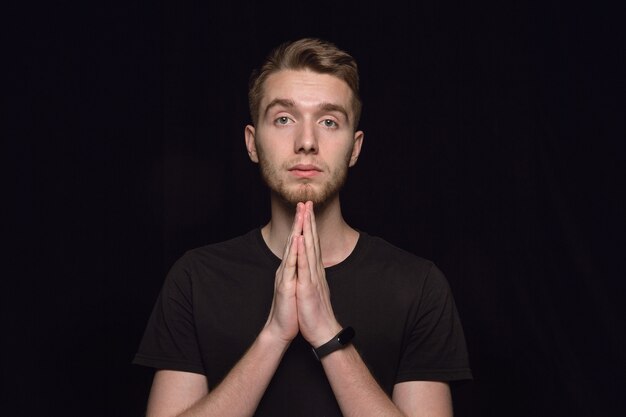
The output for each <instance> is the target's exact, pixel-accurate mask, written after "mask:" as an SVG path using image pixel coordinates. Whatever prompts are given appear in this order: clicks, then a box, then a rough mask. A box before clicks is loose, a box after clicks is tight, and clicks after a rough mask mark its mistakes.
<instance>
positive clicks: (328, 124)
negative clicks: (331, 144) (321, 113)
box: [322, 119, 337, 127]
mask: <svg viewBox="0 0 626 417" xmlns="http://www.w3.org/2000/svg"><path fill="white" fill-rule="evenodd" d="M322 123H323V124H324V126H326V127H337V122H335V121H334V120H331V119H324V120H322Z"/></svg>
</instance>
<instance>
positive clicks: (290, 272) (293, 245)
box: [281, 236, 302, 280]
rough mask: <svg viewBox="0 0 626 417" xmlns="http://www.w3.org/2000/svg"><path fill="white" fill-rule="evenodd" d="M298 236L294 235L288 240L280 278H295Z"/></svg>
mask: <svg viewBox="0 0 626 417" xmlns="http://www.w3.org/2000/svg"><path fill="white" fill-rule="evenodd" d="M300 239H302V238H301V237H300V236H294V238H293V239H291V241H290V245H289V248H288V251H287V255H286V256H285V258H283V264H284V267H283V271H282V274H281V275H282V280H292V279H295V278H296V267H297V266H298V241H299V240H300Z"/></svg>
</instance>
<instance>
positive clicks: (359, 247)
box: [251, 227, 368, 273]
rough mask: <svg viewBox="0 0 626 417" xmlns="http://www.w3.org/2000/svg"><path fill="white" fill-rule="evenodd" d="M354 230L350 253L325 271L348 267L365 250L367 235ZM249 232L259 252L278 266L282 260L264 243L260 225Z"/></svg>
mask: <svg viewBox="0 0 626 417" xmlns="http://www.w3.org/2000/svg"><path fill="white" fill-rule="evenodd" d="M355 230H356V231H357V232H358V233H359V238H358V239H357V241H356V245H355V246H354V249H352V252H350V254H349V255H348V256H347V257H346V259H344V260H343V261H341V262H339V263H338V264H335V265H333V266H329V267H326V268H324V270H325V271H326V272H327V273H330V272H336V271H340V270H342V269H344V268H347V267H349V266H350V265H352V264H353V263H354V262H356V261H357V260H358V259H359V258H360V257H361V256H362V254H363V253H364V252H365V249H366V246H367V241H368V235H367V233H365V232H362V231H361V230H358V229H355ZM251 234H252V235H253V237H254V238H255V240H256V244H257V245H258V247H259V249H260V250H261V252H263V254H264V256H265V257H266V259H268V260H270V261H271V262H272V263H273V264H275V266H276V267H278V265H280V263H281V262H282V261H281V259H280V258H279V257H278V256H276V255H275V254H274V252H272V250H271V249H270V248H269V246H267V243H265V239H263V235H262V233H261V227H258V228H256V229H254V230H252V232H251Z"/></svg>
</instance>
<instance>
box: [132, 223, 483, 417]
mask: <svg viewBox="0 0 626 417" xmlns="http://www.w3.org/2000/svg"><path fill="white" fill-rule="evenodd" d="M279 264H280V259H279V258H277V257H276V256H275V255H274V254H273V253H272V252H271V251H270V249H269V248H268V247H267V245H266V244H265V242H264V240H263V237H262V235H261V231H260V229H255V230H253V231H251V232H249V233H247V234H246V235H243V236H240V237H237V238H235V239H232V240H229V241H226V242H222V243H218V244H214V245H209V246H204V247H201V248H197V249H194V250H191V251H189V252H187V253H186V254H185V255H184V256H183V257H181V259H179V260H178V261H177V262H176V263H175V264H174V266H173V267H172V269H171V270H170V273H169V274H168V276H167V279H166V280H165V283H164V286H163V289H162V291H161V294H160V295H159V298H158V300H157V303H156V305H155V307H154V310H153V312H152V315H151V317H150V320H149V322H148V326H147V328H146V331H145V334H144V337H143V340H142V342H141V345H140V347H139V351H138V353H137V355H136V356H135V359H134V363H136V364H140V365H145V366H150V367H154V368H157V369H171V370H179V371H187V372H195V373H200V374H204V375H206V377H207V379H208V383H209V389H212V388H214V387H215V386H216V385H217V384H219V382H220V381H221V380H222V379H223V378H224V377H225V376H226V374H227V373H228V372H229V371H230V369H232V367H233V366H234V365H235V363H236V362H237V361H238V360H239V359H240V358H241V357H242V356H243V355H244V353H245V352H246V350H247V349H248V348H249V347H250V346H251V345H252V342H253V341H254V340H255V338H256V337H257V335H258V334H259V332H260V331H261V329H262V327H263V325H264V324H265V322H266V320H267V317H268V314H269V310H270V306H271V304H272V297H273V290H274V277H275V273H276V269H277V268H278V266H279ZM326 279H327V281H328V285H329V288H330V294H331V302H332V306H333V310H334V312H335V315H336V316H337V319H338V320H339V322H340V323H341V324H342V325H343V326H347V325H350V326H352V327H353V328H354V329H355V331H356V336H355V338H354V340H353V343H354V345H355V347H356V348H357V350H358V351H359V353H360V355H361V357H362V358H363V361H364V362H365V363H366V364H367V366H368V368H369V369H370V371H371V373H372V375H373V376H374V377H375V378H376V380H377V381H378V383H379V384H380V386H381V387H382V389H383V390H384V391H385V392H387V394H389V395H391V393H392V391H393V387H394V384H396V383H399V382H404V381H413V380H430V381H452V380H459V379H469V378H471V372H470V369H469V364H468V357H467V350H466V347H465V340H464V336H463V329H462V327H461V323H460V321H459V318H458V314H457V311H456V307H455V305H454V300H453V297H452V294H451V292H450V289H449V286H448V283H447V281H446V279H445V277H444V276H443V274H442V273H441V271H439V269H437V267H436V266H435V265H434V264H433V263H432V262H429V261H427V260H424V259H422V258H419V257H417V256H415V255H412V254H410V253H408V252H405V251H403V250H401V249H398V248H396V247H394V246H392V245H390V244H389V243H387V242H385V241H384V240H382V239H380V238H376V237H372V236H369V235H367V234H365V233H363V232H361V233H360V237H359V240H358V242H357V245H356V247H355V248H354V250H353V251H352V253H351V254H350V255H349V256H348V258H346V259H345V260H344V261H343V262H341V263H339V264H337V265H334V266H332V267H329V268H326ZM255 415H257V416H264V415H272V416H279V415H298V416H305V415H311V416H320V415H325V416H334V415H337V416H341V412H340V410H339V407H338V405H337V402H336V400H335V397H334V395H333V393H332V390H331V388H330V384H329V383H328V380H327V379H326V376H325V374H324V371H323V368H322V366H321V364H320V363H319V362H318V361H317V360H316V359H315V357H314V356H313V354H312V352H311V347H310V346H309V345H308V343H307V342H306V341H305V340H304V338H302V337H301V336H300V335H298V337H297V338H296V339H295V340H294V341H293V342H292V344H291V345H290V347H289V349H288V350H287V352H286V354H285V356H284V357H283V360H282V362H281V363H280V365H279V367H278V369H277V371H276V373H275V375H274V377H273V379H272V381H271V382H270V385H269V386H268V388H267V390H266V392H265V395H264V396H263V399H262V400H261V402H260V404H259V407H258V409H257V413H256V414H255Z"/></svg>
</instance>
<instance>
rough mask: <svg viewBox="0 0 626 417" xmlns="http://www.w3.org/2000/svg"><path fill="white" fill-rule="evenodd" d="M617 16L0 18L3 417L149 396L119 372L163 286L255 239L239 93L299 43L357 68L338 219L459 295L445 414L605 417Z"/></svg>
mask: <svg viewBox="0 0 626 417" xmlns="http://www.w3.org/2000/svg"><path fill="white" fill-rule="evenodd" d="M619 11H620V8H619V7H609V6H604V5H601V4H595V5H593V6H592V5H591V3H584V4H583V3H582V2H579V3H577V2H558V1H556V0H547V1H543V2H536V3H531V2H521V1H491V2H460V1H459V2H451V1H435V0H430V1H422V2H412V1H405V2H377V3H373V4H371V5H365V4H363V3H361V2H356V1H350V2H325V1H322V2H310V3H307V4H306V5H298V4H290V3H283V4H281V3H270V2H267V3H265V2H246V3H238V2H230V1H229V2H224V3H215V2H214V3H210V2H198V1H194V2H173V1H165V0H162V1H160V2H152V1H127V2H124V3H121V4H117V3H98V4H94V3H92V2H81V3H71V2H48V3H46V4H36V3H32V4H31V3H28V2H27V3H21V6H20V8H19V10H18V9H17V8H16V6H15V5H13V6H7V7H6V10H5V13H4V16H3V20H5V23H4V25H3V28H4V29H3V33H4V35H6V36H3V37H4V39H5V42H6V47H5V53H4V56H5V60H4V63H3V67H4V68H5V70H7V75H6V76H5V79H4V81H5V83H6V86H5V87H6V88H5V93H4V94H3V95H4V98H5V100H6V103H7V104H9V107H10V111H9V113H5V114H8V117H6V119H7V120H6V129H5V138H4V140H3V142H4V141H6V142H5V143H6V144H7V145H6V146H4V147H3V148H4V149H5V154H4V155H3V160H4V161H5V163H4V164H3V165H4V168H3V170H4V171H6V172H5V175H3V177H4V182H5V184H6V185H5V187H4V195H5V199H4V200H5V204H3V206H4V207H3V213H4V216H3V217H4V220H5V222H4V223H5V233H4V236H5V239H3V240H4V241H5V244H7V246H10V248H11V249H10V250H6V251H5V255H6V256H7V257H6V260H5V262H4V263H5V274H3V275H4V277H3V280H2V281H3V290H2V299H1V301H2V303H1V305H2V307H1V309H2V310H1V311H2V328H3V331H2V334H3V336H2V355H1V361H2V362H1V363H0V365H1V369H2V384H3V387H4V388H3V389H2V394H1V395H2V404H3V406H2V407H3V409H4V410H7V409H8V410H9V411H10V413H6V414H5V412H4V410H3V412H2V414H3V415H11V416H34V415H41V416H140V415H142V413H143V410H144V407H145V401H146V398H147V393H148V390H149V385H150V380H151V375H152V374H151V371H150V370H147V369H143V368H140V367H137V366H133V365H131V364H130V362H131V360H132V357H133V354H134V352H135V349H136V348H137V345H138V343H139V340H140V338H141V335H142V332H143V328H144V326H145V324H146V320H147V318H148V316H149V314H150V311H151V309H152V305H153V303H154V301H155V298H156V296H157V294H158V291H159V289H160V286H161V284H162V281H163V278H164V276H165V274H166V272H167V270H168V269H169V267H170V266H171V264H172V262H174V260H175V259H177V258H178V257H179V256H180V255H181V254H182V253H183V252H184V251H185V250H187V249H190V248H192V247H196V246H199V245H203V244H207V243H212V242H217V241H220V240H223V239H226V238H229V237H232V236H235V235H238V234H242V233H244V232H246V231H248V230H249V229H251V228H253V227H256V226H259V225H261V224H263V223H264V222H265V221H267V219H268V215H269V206H268V196H267V192H266V190H265V189H264V187H263V185H262V183H261V181H260V179H259V177H258V174H257V167H256V166H255V165H254V164H252V163H250V162H249V160H248V159H247V155H246V152H245V149H244V142H243V128H244V125H245V124H246V123H247V122H248V121H249V116H248V111H247V98H246V94H247V81H248V76H249V73H250V71H251V69H252V68H253V67H255V66H257V65H258V63H259V61H260V60H261V59H262V58H263V56H264V55H265V54H266V53H267V52H268V50H269V49H270V48H271V47H273V46H275V45H277V44H278V43H280V42H282V41H285V40H293V39H296V38H299V37H302V36H317V37H322V38H325V39H328V40H331V41H333V42H335V43H336V44H337V45H338V46H339V47H341V48H344V49H346V50H347V51H349V52H351V53H352V54H353V55H354V56H355V58H356V59H357V61H358V62H359V65H360V68H361V88H362V97H363V100H364V111H363V117H362V123H361V128H362V129H363V130H364V131H365V132H366V137H365V143H364V150H363V153H362V156H361V158H360V160H359V163H358V164H357V166H356V167H355V168H353V169H352V171H351V173H350V178H349V181H348V184H347V186H346V188H345V190H344V193H343V197H342V201H343V207H344V214H345V217H346V218H347V219H348V221H349V222H350V224H352V225H353V226H355V227H357V228H360V229H363V230H366V231H367V232H369V233H370V234H374V235H379V236H381V237H383V238H385V239H386V240H388V241H390V242H391V243H394V244H396V245H398V246H400V247H403V248H405V249H407V250H410V251H412V252H414V253H416V254H419V255H421V256H423V257H426V258H428V259H431V260H433V261H435V262H436V263H437V264H438V265H439V267H440V268H441V269H442V270H443V271H444V272H445V273H446V275H447V276H448V279H449V281H450V284H451V286H452V289H453V292H454V295H455V298H456V301H457V305H458V308H459V311H460V314H461V318H462V321H463V324H464V327H465V332H466V337H467V342H468V347H469V350H470V355H471V361H472V368H473V372H474V376H475V380H474V381H473V382H470V383H464V384H461V385H459V386H455V387H454V392H455V407H456V415H457V416H561V415H562V416H618V415H624V413H625V409H626V407H625V404H624V403H625V401H624V394H623V389H624V388H625V386H626V384H625V383H624V378H625V377H624V375H625V371H626V369H625V364H624V362H625V361H624V359H625V358H624V356H625V353H624V352H625V342H624V331H625V327H626V326H625V323H624V309H623V297H624V294H626V285H625V284H624V278H626V268H625V267H624V262H623V258H624V253H625V249H626V247H625V246H626V245H625V239H624V233H625V232H626V227H625V222H624V213H625V210H624V209H625V199H624V194H625V193H624V186H625V181H624V178H626V175H625V174H626V169H625V168H624V162H625V159H626V158H625V155H626V154H625V151H626V149H625V148H626V144H625V138H626V135H625V133H626V132H625V126H624V125H625V123H624V110H625V109H624V97H625V95H624V93H625V92H626V91H625V83H624V73H625V70H626V68H625V66H624V55H625V53H624V51H625V48H624V46H625V45H624V30H623V29H622V27H623V25H624V23H623V22H624V20H623V16H621V14H620V13H619ZM7 29H8V30H7ZM7 208H8V212H7Z"/></svg>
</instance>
